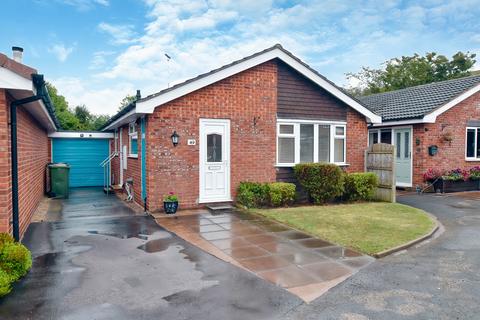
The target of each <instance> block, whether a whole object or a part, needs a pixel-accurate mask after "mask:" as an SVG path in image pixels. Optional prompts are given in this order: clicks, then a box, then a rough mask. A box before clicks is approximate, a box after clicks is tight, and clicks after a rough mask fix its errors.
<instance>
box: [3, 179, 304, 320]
mask: <svg viewBox="0 0 480 320" xmlns="http://www.w3.org/2000/svg"><path fill="white" fill-rule="evenodd" d="M47 216H48V218H49V219H48V220H56V221H52V222H41V223H33V224H31V226H30V228H29V230H28V231H27V234H26V236H25V239H24V243H25V244H26V245H27V246H28V247H29V248H30V249H31V250H32V254H33V257H34V262H33V268H32V270H31V272H30V273H29V274H28V275H27V277H26V278H24V279H23V280H22V281H21V282H19V283H17V284H16V286H15V287H14V290H13V292H12V294H10V295H9V296H7V297H6V298H4V299H2V300H0V319H2V320H6V319H16V320H23V319H35V320H40V319H68V320H70V319H96V320H99V319H116V320H121V319H192V318H194V319H281V318H283V316H284V315H285V314H286V313H288V312H289V311H290V310H292V309H293V308H295V307H298V306H299V305H301V304H302V301H301V300H300V299H298V298H297V297H295V296H294V295H292V294H290V293H288V292H287V291H285V290H283V289H282V288H279V287H277V286H275V285H273V284H270V283H268V282H266V281H264V280H262V279H259V278H257V277H256V276H255V275H253V274H251V273H249V272H246V271H244V270H242V269H240V268H238V267H235V266H233V265H231V264H229V263H226V262H224V261H221V260H219V259H217V258H215V257H213V256H211V255H209V254H207V253H205V252H203V251H202V250H200V249H198V248H196V247H194V246H191V245H189V244H188V243H186V242H185V241H183V240H182V239H180V238H178V237H176V236H174V235H172V234H171V233H169V232H167V231H165V230H164V229H162V228H160V227H159V226H158V225H157V224H156V223H155V222H154V220H153V219H152V218H151V217H148V216H145V215H135V214H134V213H133V211H132V210H131V209H130V208H129V207H127V206H126V205H125V204H124V203H123V202H122V201H120V200H119V199H118V198H116V197H115V196H109V197H107V196H105V195H104V194H103V192H102V191H101V190H100V189H77V190H73V192H72V195H71V197H70V199H68V200H65V201H62V200H53V201H51V203H50V208H49V213H48V215H47Z"/></svg>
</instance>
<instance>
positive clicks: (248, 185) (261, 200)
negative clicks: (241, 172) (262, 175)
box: [237, 182, 269, 208]
mask: <svg viewBox="0 0 480 320" xmlns="http://www.w3.org/2000/svg"><path fill="white" fill-rule="evenodd" d="M268 189H269V188H268V185H267V184H265V183H258V182H240V185H239V186H238V190H237V201H238V202H239V203H240V204H242V205H244V206H245V207H247V208H257V207H261V206H265V205H267V204H268Z"/></svg>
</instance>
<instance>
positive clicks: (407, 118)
mask: <svg viewBox="0 0 480 320" xmlns="http://www.w3.org/2000/svg"><path fill="white" fill-rule="evenodd" d="M479 91H480V76H470V77H465V78H459V79H455V80H448V81H442V82H436V83H431V84H426V85H420V86H416V87H411V88H407V89H402V90H397V91H392V92H387V93H381V94H374V95H370V96H365V97H362V98H360V101H361V102H362V104H363V105H364V106H366V107H367V108H368V109H370V110H371V111H372V112H374V113H376V114H378V115H380V116H381V117H382V123H374V124H371V125H370V126H369V130H368V132H369V144H373V143H378V142H382V143H391V144H394V145H395V146H396V179H397V186H400V187H416V186H421V185H422V184H423V182H424V181H423V173H424V172H425V171H426V170H427V169H429V168H438V169H443V170H451V169H455V168H469V167H473V166H477V165H480V92H479Z"/></svg>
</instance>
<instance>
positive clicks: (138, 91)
mask: <svg viewBox="0 0 480 320" xmlns="http://www.w3.org/2000/svg"><path fill="white" fill-rule="evenodd" d="M141 97H142V94H141V93H140V90H137V95H136V98H137V100H140V98H141Z"/></svg>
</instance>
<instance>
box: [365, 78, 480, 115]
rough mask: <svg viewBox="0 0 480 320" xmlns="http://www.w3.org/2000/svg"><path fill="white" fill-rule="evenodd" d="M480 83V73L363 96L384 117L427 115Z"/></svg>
mask: <svg viewBox="0 0 480 320" xmlns="http://www.w3.org/2000/svg"><path fill="white" fill-rule="evenodd" d="M478 84H480V75H476V76H470V77H465V78H460V79H454V80H447V81H441V82H435V83H430V84H425V85H420V86H416V87H411V88H406V89H401V90H396V91H391V92H386V93H379V94H373V95H369V96H364V97H360V98H359V99H360V101H361V102H362V104H363V105H364V106H365V107H367V108H368V109H370V110H371V111H373V112H374V113H376V114H378V115H380V116H382V119H383V121H393V120H410V119H418V118H423V116H424V115H426V114H428V113H430V112H432V111H433V110H435V109H436V108H438V107H441V106H442V105H444V104H445V103H447V102H449V101H450V100H453V99H454V98H455V97H457V96H459V95H461V94H462V93H464V92H465V91H467V90H469V89H470V88H472V87H474V86H475V85H478Z"/></svg>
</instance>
